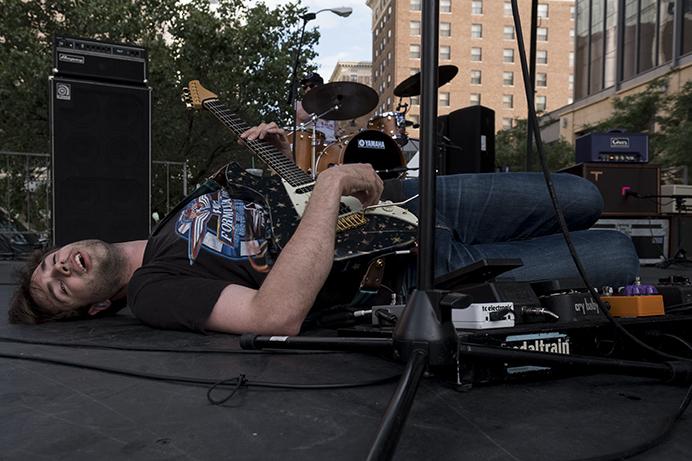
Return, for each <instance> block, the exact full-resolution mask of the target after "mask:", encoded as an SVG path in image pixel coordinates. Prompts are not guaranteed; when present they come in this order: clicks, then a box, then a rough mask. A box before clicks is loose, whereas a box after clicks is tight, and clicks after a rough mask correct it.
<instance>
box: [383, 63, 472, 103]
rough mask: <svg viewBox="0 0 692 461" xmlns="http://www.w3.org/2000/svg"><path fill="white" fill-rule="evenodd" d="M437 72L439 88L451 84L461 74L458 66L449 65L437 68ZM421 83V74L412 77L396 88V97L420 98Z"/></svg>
mask: <svg viewBox="0 0 692 461" xmlns="http://www.w3.org/2000/svg"><path fill="white" fill-rule="evenodd" d="M437 72H438V74H437V87H438V88H439V87H441V86H442V85H444V84H445V83H448V82H450V81H451V80H452V79H453V78H454V77H455V76H456V74H457V73H458V72H459V68H458V67H457V66H453V65H451V64H447V65H444V66H439V67H438V68H437ZM420 81H421V78H420V72H418V73H417V74H413V75H411V76H410V77H409V78H407V79H406V80H404V81H403V82H401V83H399V84H398V85H397V86H396V88H394V96H399V97H400V98H408V97H411V96H418V95H419V94H420Z"/></svg>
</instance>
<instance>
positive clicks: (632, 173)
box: [561, 163, 661, 216]
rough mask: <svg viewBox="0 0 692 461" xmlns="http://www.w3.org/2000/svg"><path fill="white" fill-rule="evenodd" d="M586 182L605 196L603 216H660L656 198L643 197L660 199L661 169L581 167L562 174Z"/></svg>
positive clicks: (600, 165)
mask: <svg viewBox="0 0 692 461" xmlns="http://www.w3.org/2000/svg"><path fill="white" fill-rule="evenodd" d="M561 171H562V172H564V173H570V174H574V175H577V176H581V177H582V178H586V179H588V180H589V181H591V182H592V183H594V184H595V185H596V187H598V190H599V191H600V192H601V195H602V196H603V216H656V215H658V214H659V207H658V205H659V202H658V199H656V198H639V197H635V196H633V195H627V194H626V191H630V192H636V193H637V194H639V195H660V190H661V187H660V175H661V171H660V168H659V167H658V165H642V164H636V163H635V164H628V163H625V164H608V163H579V164H577V165H575V166H572V167H569V168H565V169H563V170H561Z"/></svg>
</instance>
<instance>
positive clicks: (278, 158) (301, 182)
mask: <svg viewBox="0 0 692 461" xmlns="http://www.w3.org/2000/svg"><path fill="white" fill-rule="evenodd" d="M204 107H205V108H206V109H207V110H208V111H209V112H211V113H212V114H214V116H215V117H216V118H218V119H219V120H220V121H221V123H223V124H224V125H225V126H226V127H228V128H229V129H230V130H231V131H233V133H235V135H236V136H240V135H241V133H243V132H244V131H246V130H248V129H249V128H250V126H249V125H248V124H247V123H245V122H244V121H243V120H242V119H240V118H238V116H237V115H236V114H234V113H232V112H231V111H230V110H229V109H228V108H227V107H226V105H225V104H224V103H222V102H220V101H219V100H218V99H210V100H206V101H204ZM245 144H246V145H247V146H248V147H249V148H250V149H251V150H252V151H253V152H254V153H255V154H257V156H258V157H259V158H260V159H261V160H262V161H263V162H264V163H266V164H267V166H269V167H270V168H273V169H274V171H276V172H277V173H278V174H279V176H281V177H282V178H283V179H285V180H286V181H287V182H288V183H289V184H290V185H291V186H293V187H299V186H305V185H306V184H309V183H311V182H313V181H314V180H313V179H312V177H311V176H310V175H308V174H307V173H305V172H304V171H303V170H301V169H300V168H298V167H297V166H296V164H295V163H293V162H292V161H291V160H290V159H289V158H288V157H286V156H285V155H284V154H282V153H281V152H280V151H279V150H278V149H276V148H275V147H274V146H272V145H271V144H269V143H268V142H266V141H263V140H261V139H255V140H253V141H245ZM305 187H306V188H308V189H310V190H311V189H312V187H311V186H305Z"/></svg>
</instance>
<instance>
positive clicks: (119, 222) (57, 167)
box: [49, 77, 151, 245]
mask: <svg viewBox="0 0 692 461" xmlns="http://www.w3.org/2000/svg"><path fill="white" fill-rule="evenodd" d="M49 80H50V127H51V154H52V158H51V162H52V170H53V171H52V172H53V177H52V180H53V239H54V242H55V244H56V245H64V244H66V243H70V242H73V241H75V240H82V239H92V238H96V239H100V240H104V241H107V242H122V241H127V240H137V239H145V238H147V237H148V235H149V230H150V227H149V226H150V209H151V203H150V196H151V194H150V189H151V186H150V182H151V179H150V175H151V129H150V128H151V89H150V88H144V87H132V86H125V85H116V84H106V83H98V82H93V81H85V80H76V79H74V80H72V79H66V78H60V77H52V78H50V79H49Z"/></svg>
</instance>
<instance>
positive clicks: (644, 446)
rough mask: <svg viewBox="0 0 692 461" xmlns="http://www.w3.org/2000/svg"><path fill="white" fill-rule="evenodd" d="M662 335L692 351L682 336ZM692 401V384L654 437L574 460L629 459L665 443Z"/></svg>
mask: <svg viewBox="0 0 692 461" xmlns="http://www.w3.org/2000/svg"><path fill="white" fill-rule="evenodd" d="M662 336H670V337H673V338H674V339H677V340H679V341H681V342H682V344H683V345H685V347H687V348H688V349H689V350H690V352H692V344H690V343H688V342H687V341H685V340H683V339H682V338H680V337H678V336H675V335H669V334H663V335H662ZM690 401H692V386H690V387H688V388H687V392H686V393H685V396H684V397H683V399H682V402H680V406H679V407H678V409H677V410H676V411H675V414H673V416H671V417H670V418H669V419H668V422H666V423H665V424H664V426H663V428H662V429H661V430H660V431H659V432H658V433H657V434H656V435H654V436H653V437H651V438H650V439H648V440H646V441H644V442H642V443H640V444H638V445H635V446H634V447H632V448H628V449H627V450H622V451H618V452H615V453H611V454H608V455H601V456H595V457H592V458H582V459H579V460H573V461H616V460H621V459H627V458H632V457H634V456H637V455H639V454H641V453H644V452H645V451H648V450H650V449H652V448H654V447H656V446H658V445H660V444H661V443H663V442H664V441H665V440H666V439H667V438H668V437H669V436H670V433H671V432H672V430H673V428H674V427H675V424H676V423H677V422H678V421H679V420H680V418H681V417H682V415H683V414H684V413H685V411H686V410H687V407H689V405H690Z"/></svg>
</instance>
